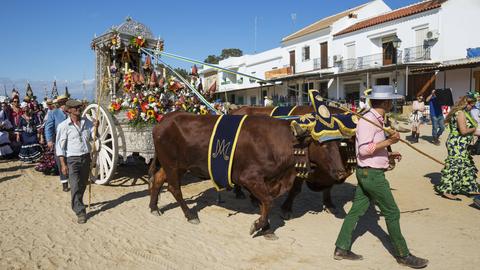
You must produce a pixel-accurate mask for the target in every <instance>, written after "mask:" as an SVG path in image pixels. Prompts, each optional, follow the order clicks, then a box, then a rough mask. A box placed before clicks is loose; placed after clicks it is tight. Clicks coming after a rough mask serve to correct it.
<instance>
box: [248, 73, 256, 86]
mask: <svg viewBox="0 0 480 270" xmlns="http://www.w3.org/2000/svg"><path fill="white" fill-rule="evenodd" d="M256 73H257V72H256V71H252V76H253V77H255V74H256ZM248 80H249V81H250V83H254V82H256V80H255V79H253V78H249V79H248Z"/></svg>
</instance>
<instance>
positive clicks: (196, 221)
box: [188, 218, 200, 225]
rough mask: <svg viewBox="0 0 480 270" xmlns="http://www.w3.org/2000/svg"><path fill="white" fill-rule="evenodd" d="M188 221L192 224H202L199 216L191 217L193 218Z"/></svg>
mask: <svg viewBox="0 0 480 270" xmlns="http://www.w3.org/2000/svg"><path fill="white" fill-rule="evenodd" d="M188 222H189V223H191V224H195V225H197V224H200V219H198V218H191V219H189V220H188Z"/></svg>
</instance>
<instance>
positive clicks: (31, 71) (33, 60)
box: [0, 0, 418, 98]
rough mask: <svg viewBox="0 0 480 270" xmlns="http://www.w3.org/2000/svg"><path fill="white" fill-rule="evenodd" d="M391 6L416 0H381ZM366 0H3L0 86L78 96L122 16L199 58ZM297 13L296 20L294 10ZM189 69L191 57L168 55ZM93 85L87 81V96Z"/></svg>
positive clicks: (272, 43)
mask: <svg viewBox="0 0 480 270" xmlns="http://www.w3.org/2000/svg"><path fill="white" fill-rule="evenodd" d="M384 1H385V2H386V3H387V4H388V5H389V6H390V7H391V8H392V9H395V8H399V7H402V6H405V5H409V4H412V3H415V2H418V0H384ZM365 2H367V0H348V1H347V0H288V1H287V0H276V1H274V0H268V1H267V0H263V1H262V0H257V1H252V0H243V1H218V0H212V1H187V0H184V1H147V0H144V1H123V0H118V1H99V0H96V1H93V0H83V1H69V0H64V1H48V0H44V1H33V0H31V1H13V0H11V1H2V8H1V10H0V25H1V26H2V27H1V28H0V37H1V40H2V42H1V45H0V94H3V87H4V85H5V86H6V88H7V92H8V93H9V92H10V90H11V89H12V87H13V85H14V84H15V86H16V87H17V88H19V89H20V90H21V91H22V92H23V90H24V89H25V85H26V82H27V81H30V82H31V83H32V86H33V90H34V92H36V95H37V96H41V97H43V92H44V91H43V88H44V87H48V89H50V88H51V85H52V81H53V80H54V78H56V79H57V82H58V86H59V89H60V92H63V89H64V88H65V85H68V87H69V90H71V91H72V92H73V94H74V96H75V97H77V98H83V96H84V92H83V91H82V86H81V82H82V80H84V79H85V80H90V81H91V79H93V78H94V53H93V51H92V50H91V49H90V41H91V40H92V38H93V35H94V34H95V33H96V34H101V33H103V32H105V31H106V30H107V29H109V28H110V27H111V26H112V25H119V24H120V23H122V22H123V21H124V19H125V17H127V16H131V17H132V18H133V19H135V20H137V21H139V22H141V23H144V24H145V25H147V26H148V27H150V29H151V30H152V32H153V33H154V34H155V35H156V36H161V37H162V38H163V39H164V40H165V51H167V52H171V53H176V54H179V55H184V56H188V57H191V58H195V59H198V60H203V59H205V58H206V57H207V56H208V55H209V54H219V53H220V51H221V50H222V49H223V48H239V49H241V50H242V51H243V52H244V54H251V53H254V51H255V38H254V28H255V17H257V42H256V51H257V52H260V51H264V50H268V49H271V48H274V47H277V46H279V45H280V41H281V39H282V37H284V36H287V35H289V34H291V33H293V32H295V31H297V30H299V29H301V28H302V27H305V26H307V25H309V24H311V23H313V22H315V21H317V20H319V19H321V18H323V17H326V16H329V15H332V14H335V13H338V12H340V11H343V10H346V9H349V8H352V7H355V6H358V5H360V4H363V3H365ZM293 13H295V14H296V20H295V22H293V21H292V16H291V14H293ZM171 64H172V65H174V66H180V67H183V68H186V69H188V68H189V66H190V65H189V64H188V63H179V62H171ZM92 87H93V86H92V85H89V86H87V91H86V92H87V93H86V95H87V98H91V97H92V95H91V93H90V92H92V89H93V88H92Z"/></svg>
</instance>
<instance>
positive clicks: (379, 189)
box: [335, 168, 410, 257]
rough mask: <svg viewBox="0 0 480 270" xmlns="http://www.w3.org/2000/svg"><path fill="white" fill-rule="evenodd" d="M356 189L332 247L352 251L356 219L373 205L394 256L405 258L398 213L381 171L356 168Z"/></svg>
mask: <svg viewBox="0 0 480 270" xmlns="http://www.w3.org/2000/svg"><path fill="white" fill-rule="evenodd" d="M356 175H357V180H358V186H357V189H356V191H355V198H354V199H353V205H352V209H350V212H348V214H347V216H346V217H345V220H344V221H343V225H342V229H341V230H340V234H339V235H338V238H337V242H336V243H335V245H336V246H337V247H339V248H341V249H344V250H350V249H351V247H352V233H353V230H354V229H355V227H356V226H357V223H358V219H359V218H360V217H361V216H363V215H364V214H365V212H366V211H367V209H368V207H369V206H370V201H372V200H373V201H374V202H376V204H377V205H378V207H379V208H380V211H381V212H382V214H383V215H384V216H385V222H386V223H387V229H388V234H389V236H390V240H391V241H392V244H393V246H394V248H395V255H396V256H400V257H403V256H407V255H409V254H410V252H409V251H408V247H407V243H406V242H405V239H404V238H403V236H402V232H401V231H400V210H399V209H398V206H397V204H396V203H395V200H394V199H393V195H392V192H391V191H390V185H389V183H388V181H387V179H385V173H384V171H383V170H379V169H371V168H357V172H356Z"/></svg>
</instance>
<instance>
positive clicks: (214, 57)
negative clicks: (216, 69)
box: [203, 55, 220, 64]
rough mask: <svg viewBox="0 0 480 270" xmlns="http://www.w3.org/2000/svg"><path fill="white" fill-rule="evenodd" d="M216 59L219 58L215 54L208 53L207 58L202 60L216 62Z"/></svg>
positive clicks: (210, 62) (209, 62)
mask: <svg viewBox="0 0 480 270" xmlns="http://www.w3.org/2000/svg"><path fill="white" fill-rule="evenodd" d="M218 61H220V59H219V58H218V56H216V55H209V56H207V58H205V60H203V62H205V63H208V64H218Z"/></svg>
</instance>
